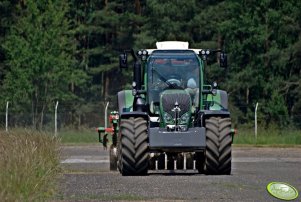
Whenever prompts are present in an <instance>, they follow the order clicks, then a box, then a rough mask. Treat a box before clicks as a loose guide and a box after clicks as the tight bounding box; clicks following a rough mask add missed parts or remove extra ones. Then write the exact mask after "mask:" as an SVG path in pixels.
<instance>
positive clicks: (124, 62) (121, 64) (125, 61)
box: [119, 53, 128, 69]
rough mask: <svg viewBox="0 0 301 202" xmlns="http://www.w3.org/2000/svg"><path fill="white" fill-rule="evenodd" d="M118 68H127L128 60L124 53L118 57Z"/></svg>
mask: <svg viewBox="0 0 301 202" xmlns="http://www.w3.org/2000/svg"><path fill="white" fill-rule="evenodd" d="M119 67H120V68H121V69H123V68H127V67H128V58H127V54H126V53H122V54H120V55H119Z"/></svg>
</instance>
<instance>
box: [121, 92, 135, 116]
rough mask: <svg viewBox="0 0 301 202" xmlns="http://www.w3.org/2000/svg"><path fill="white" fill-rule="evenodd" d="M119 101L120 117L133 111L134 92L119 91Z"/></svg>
mask: <svg viewBox="0 0 301 202" xmlns="http://www.w3.org/2000/svg"><path fill="white" fill-rule="evenodd" d="M117 99H118V112H119V115H121V114H122V113H124V112H131V111H133V102H134V96H133V95H132V90H123V91H119V92H118V94H117Z"/></svg>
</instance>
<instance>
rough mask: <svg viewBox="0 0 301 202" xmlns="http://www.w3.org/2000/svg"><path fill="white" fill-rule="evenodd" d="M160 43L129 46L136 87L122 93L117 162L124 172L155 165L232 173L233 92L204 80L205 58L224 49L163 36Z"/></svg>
mask: <svg viewBox="0 0 301 202" xmlns="http://www.w3.org/2000/svg"><path fill="white" fill-rule="evenodd" d="M156 45H157V49H143V50H139V51H137V52H134V51H133V50H131V51H124V52H123V53H122V54H120V56H119V63H120V68H127V67H128V64H127V60H128V56H127V53H129V52H130V53H131V55H132V56H133V59H134V67H133V83H132V90H123V91H120V92H119V93H118V112H119V132H118V137H117V154H116V155H117V158H116V160H117V162H116V165H117V167H118V170H119V171H120V173H121V174H122V175H146V174H147V173H148V170H151V169H155V170H160V169H168V170H171V169H187V170H188V169H195V170H198V172H199V173H205V174H214V175H229V174H231V146H232V140H233V135H234V133H233V130H232V129H231V119H230V112H229V111H228V95H227V92H225V91H223V90H219V89H217V84H216V83H213V84H212V85H205V84H204V66H205V60H206V59H207V57H208V56H209V55H211V54H216V53H219V55H220V56H219V63H220V66H221V67H227V55H226V54H225V53H224V52H223V51H221V50H205V49H189V47H188V46H189V44H188V42H179V41H166V42H157V43H156Z"/></svg>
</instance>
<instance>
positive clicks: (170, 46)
mask: <svg viewBox="0 0 301 202" xmlns="http://www.w3.org/2000/svg"><path fill="white" fill-rule="evenodd" d="M156 46H157V49H147V52H148V54H151V53H152V52H153V51H154V50H192V51H194V52H195V53H196V54H199V52H200V51H201V50H202V49H189V43H188V42H184V41H162V42H157V43H156Z"/></svg>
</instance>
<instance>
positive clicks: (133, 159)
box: [118, 117, 149, 175]
mask: <svg viewBox="0 0 301 202" xmlns="http://www.w3.org/2000/svg"><path fill="white" fill-rule="evenodd" d="M120 133H121V137H120V138H121V141H120V147H119V150H120V151H119V159H118V160H119V170H120V172H121V174H122V175H145V174H147V170H148V160H149V153H148V143H147V140H148V137H147V121H146V120H145V119H143V118H141V117H138V118H134V117H131V118H129V119H122V120H121V123H120Z"/></svg>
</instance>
